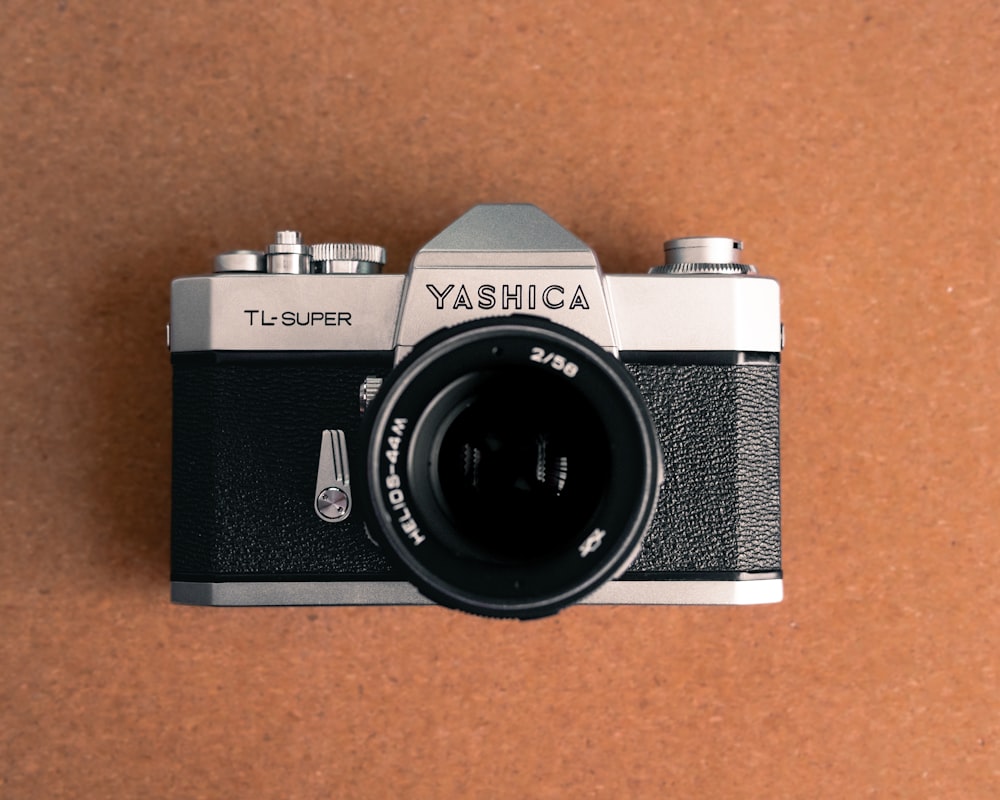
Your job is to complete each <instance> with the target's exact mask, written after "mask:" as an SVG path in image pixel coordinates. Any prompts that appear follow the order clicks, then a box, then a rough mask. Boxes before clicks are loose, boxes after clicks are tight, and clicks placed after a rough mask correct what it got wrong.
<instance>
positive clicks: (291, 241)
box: [168, 205, 783, 618]
mask: <svg viewBox="0 0 1000 800" xmlns="http://www.w3.org/2000/svg"><path fill="white" fill-rule="evenodd" d="M741 249H742V245H741V244H740V243H739V242H737V241H734V240H732V239H726V238H721V237H701V238H685V239H673V240H671V241H669V242H667V244H666V245H665V252H666V260H665V263H664V264H663V265H662V266H658V267H654V268H653V269H652V270H650V273H649V274H644V275H639V274H621V275H605V274H604V273H603V272H602V271H601V268H600V266H599V264H598V262H597V258H596V256H595V255H594V253H593V251H591V249H590V248H589V247H587V245H585V244H584V243H583V242H582V241H580V240H579V239H578V238H577V237H575V236H574V235H573V234H571V233H570V232H569V231H567V230H566V229H564V228H562V227H561V226H560V225H558V224H557V223H556V222H555V221H554V220H552V219H551V218H550V217H548V216H547V215H546V214H544V213H543V212H542V211H540V210H539V209H538V208H536V207H535V206H531V205H480V206H476V207H474V208H473V209H471V210H470V211H469V212H468V213H466V214H465V215H464V216H462V217H461V218H459V219H458V220H456V221H455V222H454V223H452V224H451V225H449V226H448V227H447V228H446V229H445V230H444V231H442V232H441V233H440V234H438V236H436V237H435V238H434V239H432V240H431V241H430V242H429V243H428V244H427V245H425V246H424V247H423V248H421V249H420V250H419V251H418V252H417V254H416V255H415V256H414V258H413V261H412V263H411V266H410V269H409V271H408V272H407V273H406V274H405V275H391V274H382V273H381V267H382V264H383V263H384V262H385V252H384V250H382V248H380V247H376V246H372V245H355V244H318V245H313V246H311V247H310V246H307V245H304V244H302V240H301V237H300V236H299V234H297V233H293V232H290V231H282V232H280V233H278V235H277V237H276V241H275V242H274V243H273V244H271V245H270V246H269V247H268V249H267V252H266V253H264V252H256V251H236V252H232V253H225V254H222V255H220V256H218V257H217V259H216V269H215V273H214V274H212V275H207V276H198V277H188V278H179V279H177V280H175V281H174V282H173V287H172V298H171V318H170V325H169V328H168V339H169V345H170V350H171V359H172V362H173V372H174V404H173V412H174V416H173V425H174V431H173V508H172V547H171V568H172V575H171V580H172V598H173V600H174V601H176V602H180V603H191V604H199V605H223V606H225V605H286V604H287V605H344V604H359V605H364V604H418V603H428V602H432V601H435V602H438V603H441V604H443V605H446V606H449V607H452V608H458V609H462V610H465V611H470V612H473V613H476V614H482V615H488V616H502V617H519V618H529V617H539V616H545V615H548V614H552V613H554V612H556V611H558V610H559V609H560V608H562V607H564V606H566V605H569V604H571V603H575V602H584V603H612V604H629V603H632V604H688V603H697V604H701V603H705V604H750V603H769V602H776V601H778V600H780V599H781V596H782V573H781V532H780V523H781V513H780V475H779V436H778V430H779V413H778V409H779V391H778V372H779V360H780V352H781V349H782V344H783V342H782V338H783V330H782V326H781V321H780V309H779V289H778V284H777V282H776V281H774V280H772V279H768V278H764V277H760V276H758V275H757V274H756V270H755V269H754V268H753V267H751V266H748V265H745V264H743V263H742V261H741ZM359 405H360V408H359Z"/></svg>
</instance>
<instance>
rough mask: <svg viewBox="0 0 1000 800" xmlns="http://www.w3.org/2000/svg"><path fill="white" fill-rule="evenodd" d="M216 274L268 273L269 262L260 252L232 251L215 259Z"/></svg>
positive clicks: (220, 254)
mask: <svg viewBox="0 0 1000 800" xmlns="http://www.w3.org/2000/svg"><path fill="white" fill-rule="evenodd" d="M215 271H216V272H267V262H266V260H265V258H264V254H263V253H262V252H261V251H260V250H230V251H229V252H228V253H219V255H217V256H216V257H215Z"/></svg>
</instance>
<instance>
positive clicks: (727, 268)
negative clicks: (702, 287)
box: [650, 236, 757, 275]
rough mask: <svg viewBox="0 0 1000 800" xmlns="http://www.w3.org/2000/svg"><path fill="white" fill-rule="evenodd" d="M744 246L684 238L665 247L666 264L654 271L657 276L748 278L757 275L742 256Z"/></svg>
mask: <svg viewBox="0 0 1000 800" xmlns="http://www.w3.org/2000/svg"><path fill="white" fill-rule="evenodd" d="M742 250H743V242H741V241H739V240H738V239H729V238H727V237H725V236H684V237H681V238H679V239H668V240H667V241H666V242H664V244H663V256H664V263H663V265H662V266H659V267H653V268H652V269H651V270H650V273H652V274H655V275H685V274H686V275H692V274H698V275H706V274H707V275H747V274H750V273H756V272H757V269H756V268H755V267H754V266H753V265H751V264H744V263H743V262H742V259H741V258H740V255H741V253H742Z"/></svg>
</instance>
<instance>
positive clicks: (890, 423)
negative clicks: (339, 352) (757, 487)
mask: <svg viewBox="0 0 1000 800" xmlns="http://www.w3.org/2000/svg"><path fill="white" fill-rule="evenodd" d="M820 5H822V7H823V8H822V10H819V8H818V7H819V6H820ZM3 17H4V20H3V23H4V24H3V25H2V30H0V48H2V52H3V64H2V67H0V114H2V119H0V210H2V214H0V252H2V254H3V255H2V260H3V271H2V274H3V289H2V291H0V370H2V372H0V374H2V381H3V389H2V395H0V396H2V402H3V406H2V417H0V424H2V449H0V457H2V461H0V465H2V475H0V478H2V492H0V502H2V518H0V608H2V611H0V625H2V639H0V797H3V798H59V797H164V798H175V797H176V798H197V797H211V798H215V797H221V798H228V797H255V798H256V797H259V798H270V797H393V798H395V797H430V798H441V797H486V798H492V797H513V798H521V797H542V798H548V797H552V798H555V797H694V796H700V797H732V796H738V797H749V798H756V797H769V798H770V797H801V798H817V797H824V798H826V797H829V798H848V797H867V796H874V797H901V798H914V797H921V798H923V797H928V798H929V797H946V798H992V797H996V796H998V794H1000V791H998V787H1000V772H998V770H1000V754H998V740H997V737H998V718H1000V708H998V700H997V698H998V683H997V660H998V659H997V630H998V613H1000V612H998V610H997V606H998V601H1000V594H998V591H997V582H998V574H1000V570H998V567H1000V564H998V557H997V549H998V531H1000V526H998V522H997V516H996V515H997V512H998V505H1000V503H998V501H1000V493H998V485H1000V483H998V481H1000V469H998V461H997V453H998V451H1000V426H998V423H997V417H996V412H997V405H998V401H997V396H998V392H1000V357H998V349H997V342H998V339H1000V325H998V306H997V304H998V301H1000V298H998V292H1000V281H998V268H1000V264H998V259H997V252H998V248H997V245H998V243H1000V241H998V234H997V222H998V216H1000V191H998V188H1000V187H998V178H997V175H998V167H1000V164H998V154H1000V147H998V133H997V124H998V121H1000V113H998V111H1000V107H998V103H1000V91H998V76H1000V71H998V56H997V53H998V51H1000V6H998V4H997V2H996V1H995V0H991V1H989V2H975V1H973V0H959V1H958V2H925V3H907V4H904V3H896V4H891V5H887V4H878V3H873V2H843V3H826V4H813V3H797V4H796V3H791V2H769V1H765V0H753V2H749V3H734V2H703V3H680V2H676V1H675V0H670V1H669V2H662V3H656V2H620V3H615V2H591V3H585V2H581V3H569V2H554V3H547V4H544V5H542V4H538V3H527V2H510V3H500V2H496V3H488V2H466V3H457V2H456V3H445V2H426V3H413V2H409V3H407V2H392V3H389V2H378V1H377V0H370V1H369V2H366V3H364V4H360V3H359V4H353V3H347V2H341V3H329V2H328V3H322V2H318V1H314V2H306V1H305V0H301V1H295V2H287V3H283V4H281V5H280V8H278V7H276V6H275V4H273V3H265V2H249V3H238V2H226V1H222V2H209V1H208V0H197V1H195V2H184V3H175V4H170V3H162V2H153V3H126V2H118V1H115V2H111V1H105V2H100V3H98V2H89V3H84V2H78V1H77V0H63V2H58V3H57V2H35V0H32V1H31V2H24V1H23V0H16V1H15V2H9V3H7V4H5V6H4V13H3ZM508 200H520V201H528V202H534V203H537V204H538V205H540V206H542V207H543V208H544V209H546V210H547V211H548V212H549V213H550V214H552V215H553V216H554V217H555V218H556V219H558V220H559V221H560V222H562V223H563V224H564V225H566V226H567V227H569V228H570V229H571V230H573V231H574V232H575V233H577V234H578V235H580V236H581V237H582V238H583V239H585V240H586V241H587V242H589V243H590V244H591V245H592V246H593V247H594V248H595V249H596V251H597V253H598V255H599V256H600V258H601V259H602V262H603V264H604V265H605V267H606V269H607V270H608V271H622V270H644V269H645V268H646V267H648V266H649V265H651V264H652V263H654V262H655V261H656V260H657V257H658V253H659V245H660V242H661V241H662V239H663V238H666V237H667V236H668V235H674V236H676V235H682V234H693V233H725V234H729V235H734V236H740V237H743V238H745V239H746V240H747V241H748V254H749V255H750V256H752V259H753V260H754V261H755V262H756V263H758V264H759V265H761V266H762V267H763V268H764V270H765V271H766V272H768V273H769V274H773V275H775V276H777V277H778V278H779V279H781V281H782V285H783V292H784V319H785V323H786V326H787V330H788V347H787V350H786V352H785V358H784V364H783V415H784V416H783V431H782V435H783V452H784V462H783V469H784V500H785V505H784V535H785V542H786V558H785V568H786V584H785V587H786V594H787V600H786V601H785V602H784V603H783V604H781V605H778V606H766V607H757V608H742V609H737V608H714V609H712V608H709V609H697V608H576V609H571V610H569V611H566V612H564V613H562V614H561V615H559V616H557V617H555V618H553V619H549V620H545V621H540V622H535V623H529V624H519V623H516V622H489V621H483V620H479V619H475V618H472V617H467V616H464V615H460V614H456V613H451V612H445V611H443V610H440V609H433V608H431V609H402V608H400V609H392V608H390V609H312V610H310V609H243V610H240V609H229V610H227V609H199V608H184V607H175V606H171V605H170V604H169V603H168V600H167V596H168V583H167V574H168V536H169V529H168V508H169V491H170V487H169V465H170V444H169V433H170V383H169V382H170V367H169V362H168V357H167V353H166V351H165V349H164V346H163V326H164V322H165V321H166V318H167V313H168V296H169V281H170V279H171V278H172V277H174V276H176V275H180V274H187V273H193V272H199V271H206V270H207V269H209V267H210V264H211V258H212V256H213V255H214V254H215V253H216V252H217V251H220V250H226V249H231V248H236V247H246V246H259V245H261V244H263V243H264V242H265V241H266V240H267V238H266V237H269V236H270V235H271V233H272V232H273V230H275V229H276V228H278V227H280V226H294V227H296V228H298V229H301V230H303V231H306V232H307V235H308V237H309V238H310V239H313V240H323V239H357V238H360V239H365V240H374V241H377V242H382V243H384V244H385V245H386V246H387V247H388V249H389V253H390V265H391V269H393V270H402V269H405V267H406V264H407V261H408V259H409V257H410V255H411V254H412V253H413V251H414V250H415V249H416V248H417V247H419V246H420V244H422V243H423V242H424V241H426V240H427V239H428V238H430V237H431V236H432V235H433V234H435V233H436V232H437V231H438V230H439V229H440V228H441V227H443V226H444V225H446V224H447V223H448V222H450V221H451V220H452V219H453V218H454V217H455V216H457V215H458V214H459V213H461V212H462V211H464V210H465V209H466V208H467V207H468V206H470V205H472V204H474V203H475V202H479V201H508Z"/></svg>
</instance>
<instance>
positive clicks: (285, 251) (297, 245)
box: [266, 231, 312, 275]
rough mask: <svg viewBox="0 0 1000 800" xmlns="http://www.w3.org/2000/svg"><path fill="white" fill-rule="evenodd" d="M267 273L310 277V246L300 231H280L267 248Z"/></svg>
mask: <svg viewBox="0 0 1000 800" xmlns="http://www.w3.org/2000/svg"><path fill="white" fill-rule="evenodd" d="M266 258H267V271H268V272H270V273H273V274H278V275H308V274H309V272H310V271H311V269H312V259H311V258H310V256H309V245H305V244H302V234H301V233H299V232H298V231H278V233H277V234H275V237H274V242H273V243H272V244H269V245H268V246H267V257H266Z"/></svg>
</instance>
